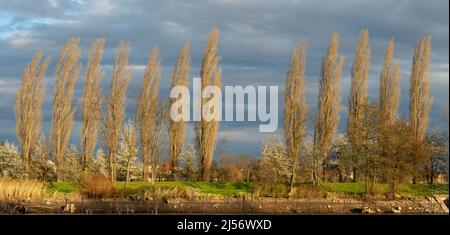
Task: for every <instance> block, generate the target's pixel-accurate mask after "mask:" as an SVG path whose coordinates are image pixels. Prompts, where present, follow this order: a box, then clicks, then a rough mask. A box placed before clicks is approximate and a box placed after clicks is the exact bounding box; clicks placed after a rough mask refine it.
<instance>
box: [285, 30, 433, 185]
mask: <svg viewBox="0 0 450 235" xmlns="http://www.w3.org/2000/svg"><path fill="white" fill-rule="evenodd" d="M338 47H339V36H338V34H336V33H334V34H333V35H332V36H331V39H330V41H329V46H328V50H327V53H326V55H325V57H323V60H322V67H321V73H320V85H319V99H318V104H317V110H318V112H317V114H316V115H315V118H314V133H313V155H314V156H313V163H312V168H313V169H312V174H313V180H314V182H315V183H319V182H320V181H321V180H322V179H323V174H324V173H323V170H324V166H325V165H326V161H327V160H328V156H329V154H330V151H331V148H332V144H333V141H334V139H335V135H336V130H337V128H338V124H339V112H340V106H341V96H340V80H341V77H342V69H343V65H344V57H343V56H341V55H340V54H339V50H338ZM430 51H431V38H430V37H425V38H423V39H421V40H419V41H418V42H417V45H416V49H415V51H414V56H413V61H412V69H411V77H410V88H409V97H410V101H409V120H408V122H409V123H408V126H409V127H410V128H408V129H409V130H408V131H411V136H412V142H413V145H412V148H413V151H412V154H413V155H415V154H416V155H419V154H420V148H421V146H422V145H423V144H424V138H425V135H426V130H427V127H428V117H429V111H430V108H431V105H432V98H430V97H429V89H430V79H429V74H428V70H429V69H428V67H429V60H430ZM370 56H371V48H370V45H369V32H368V30H367V29H364V30H362V31H361V33H360V35H359V39H358V43H357V47H356V54H355V59H354V62H353V66H352V70H351V88H350V94H349V99H348V113H347V114H348V120H347V133H346V137H347V139H348V141H349V144H350V146H351V159H352V161H354V164H353V169H352V171H353V172H352V173H353V177H355V178H356V176H357V171H358V168H357V166H358V164H357V162H358V161H359V160H360V159H361V158H362V157H364V156H365V155H367V154H368V152H369V151H368V149H367V144H366V143H364V141H367V136H368V135H369V133H368V132H369V131H370V130H369V128H368V126H369V125H368V123H367V121H366V120H365V116H367V113H368V112H369V111H370V108H371V103H370V102H369V100H368V96H367V81H368V74H369V68H370ZM393 58H394V40H393V39H390V40H389V41H388V43H387V49H386V53H385V57H384V66H383V68H382V70H381V73H380V78H379V81H380V86H379V99H378V102H375V105H376V107H377V111H378V113H379V117H380V118H379V119H380V121H379V123H380V127H379V128H377V130H376V131H378V132H379V133H378V135H377V138H378V139H377V140H375V141H377V143H379V144H381V145H383V146H381V149H383V150H387V149H389V146H394V144H393V143H390V142H392V141H395V139H393V138H389V136H388V134H389V133H390V129H391V128H393V127H394V126H398V125H400V124H401V120H399V117H398V108H399V103H400V86H399V78H400V66H399V64H395V63H394V59H393ZM291 61H292V62H291V66H290V69H289V71H288V73H287V76H286V84H285V86H286V87H285V90H286V95H285V111H284V136H285V140H286V147H287V151H288V156H289V159H290V161H291V165H292V166H293V167H292V173H291V177H292V178H291V187H292V186H293V185H294V184H295V180H296V172H297V168H298V165H299V159H300V154H301V148H302V144H303V143H304V140H305V138H306V135H307V116H308V112H309V110H308V107H307V105H306V102H305V89H304V87H305V79H304V76H305V75H304V74H305V64H306V53H305V43H304V42H301V43H299V44H298V46H297V47H296V48H295V49H294V51H293V53H292V59H291ZM402 134H404V138H408V134H407V133H406V132H405V133H402ZM394 152H395V151H394ZM387 154H390V153H388V152H386V151H381V155H387ZM394 155H395V154H394ZM387 157H392V158H395V156H387ZM418 158H419V156H416V157H414V156H413V157H412V159H413V162H412V164H413V166H414V165H415V164H416V162H415V161H416V160H414V159H418ZM397 167H400V166H397ZM412 179H413V182H415V181H416V176H415V175H413V176H412Z"/></svg>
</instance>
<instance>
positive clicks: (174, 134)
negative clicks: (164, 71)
mask: <svg viewBox="0 0 450 235" xmlns="http://www.w3.org/2000/svg"><path fill="white" fill-rule="evenodd" d="M189 49H190V46H189V43H187V42H186V43H185V44H184V46H183V48H182V49H181V52H180V54H179V56H178V58H177V62H176V64H175V68H174V70H173V73H172V82H171V86H172V87H175V86H187V85H188V82H189V68H190V65H191V58H190V56H189ZM174 102H175V99H171V100H170V105H171V106H172V104H173V103H174ZM168 128H169V141H170V146H169V157H170V161H171V164H172V169H173V168H174V167H178V164H179V161H180V155H181V153H182V151H183V148H184V138H185V134H186V122H185V121H183V120H179V121H173V120H172V119H170V118H169V125H168Z"/></svg>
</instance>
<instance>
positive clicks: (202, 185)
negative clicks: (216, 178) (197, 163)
mask: <svg viewBox="0 0 450 235" xmlns="http://www.w3.org/2000/svg"><path fill="white" fill-rule="evenodd" d="M124 185H125V183H124V182H117V184H116V187H117V188H118V189H119V190H122V192H125V193H142V192H145V191H146V190H151V189H152V188H155V187H161V188H165V189H170V188H179V189H188V190H193V191H198V192H200V193H205V194H217V195H224V196H226V195H228V196H230V195H236V194H239V193H248V192H251V191H252V190H253V184H252V183H245V182H235V183H217V182H210V183H208V182H190V181H181V182H173V181H170V182H153V183H152V182H130V183H129V184H128V187H127V189H126V190H125V189H123V188H124Z"/></svg>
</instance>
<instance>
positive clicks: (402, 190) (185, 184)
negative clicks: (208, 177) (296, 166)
mask: <svg viewBox="0 0 450 235" xmlns="http://www.w3.org/2000/svg"><path fill="white" fill-rule="evenodd" d="M124 185H125V183H124V182H117V184H116V188H117V189H118V190H119V191H120V192H122V193H123V194H128V195H130V194H143V193H144V192H145V191H150V190H152V189H155V188H158V187H159V188H163V189H174V188H177V189H187V190H192V191H196V192H199V193H204V194H211V195H221V196H233V195H238V194H242V193H250V192H253V191H254V190H255V189H256V184H255V183H246V182H230V183H218V182H189V181H181V182H173V181H170V182H130V183H129V184H128V187H127V189H124ZM46 186H47V188H48V189H49V190H51V191H54V192H60V193H74V192H77V191H80V190H81V188H82V186H81V185H80V184H78V183H75V182H50V183H47V184H46ZM305 186H306V185H304V184H300V185H299V187H305ZM308 187H313V186H312V185H310V184H308ZM285 188H286V190H288V187H285ZM320 190H323V191H324V192H328V193H337V194H342V195H348V196H358V195H362V194H363V193H364V191H365V189H364V183H323V184H321V185H320ZM374 190H375V192H376V193H377V194H385V193H387V192H388V191H389V187H388V185H387V184H376V185H375V189H374ZM399 194H401V195H408V196H414V197H425V196H432V195H434V194H448V184H433V185H428V184H400V185H399Z"/></svg>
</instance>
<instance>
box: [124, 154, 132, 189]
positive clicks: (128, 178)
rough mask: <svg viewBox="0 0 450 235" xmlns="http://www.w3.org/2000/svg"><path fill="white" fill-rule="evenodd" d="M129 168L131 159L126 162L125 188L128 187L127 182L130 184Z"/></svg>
mask: <svg viewBox="0 0 450 235" xmlns="http://www.w3.org/2000/svg"><path fill="white" fill-rule="evenodd" d="M130 166H131V158H129V159H128V161H127V177H126V179H125V188H127V187H128V182H130Z"/></svg>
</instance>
